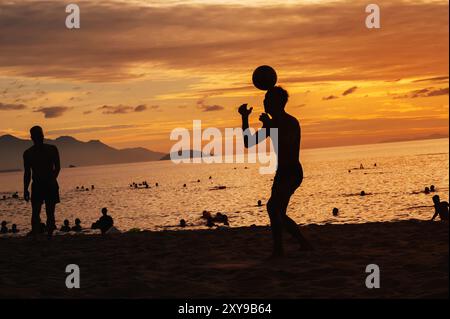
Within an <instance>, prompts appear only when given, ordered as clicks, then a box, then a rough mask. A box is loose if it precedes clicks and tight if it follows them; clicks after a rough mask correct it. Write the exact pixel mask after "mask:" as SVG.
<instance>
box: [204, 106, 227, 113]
mask: <svg viewBox="0 0 450 319" xmlns="http://www.w3.org/2000/svg"><path fill="white" fill-rule="evenodd" d="M201 109H202V110H203V112H213V111H221V110H223V109H224V107H223V106H221V105H216V104H214V105H203V106H202V107H201Z"/></svg>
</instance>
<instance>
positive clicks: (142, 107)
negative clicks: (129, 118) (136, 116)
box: [134, 104, 147, 112]
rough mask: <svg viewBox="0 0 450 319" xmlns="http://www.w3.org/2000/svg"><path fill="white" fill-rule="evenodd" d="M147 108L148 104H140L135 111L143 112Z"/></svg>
mask: <svg viewBox="0 0 450 319" xmlns="http://www.w3.org/2000/svg"><path fill="white" fill-rule="evenodd" d="M145 110H147V105H144V104H141V105H138V106H136V107H135V108H134V111H135V112H143V111H145Z"/></svg>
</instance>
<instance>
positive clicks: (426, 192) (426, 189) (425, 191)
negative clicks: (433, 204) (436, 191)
mask: <svg viewBox="0 0 450 319" xmlns="http://www.w3.org/2000/svg"><path fill="white" fill-rule="evenodd" d="M423 192H424V193H425V194H429V193H430V188H429V187H428V186H427V187H425V189H424V190H423Z"/></svg>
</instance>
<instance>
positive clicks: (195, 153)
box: [160, 150, 210, 161]
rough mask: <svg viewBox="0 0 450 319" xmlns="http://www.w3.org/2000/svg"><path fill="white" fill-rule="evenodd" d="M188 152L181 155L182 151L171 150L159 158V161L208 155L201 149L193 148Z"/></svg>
mask: <svg viewBox="0 0 450 319" xmlns="http://www.w3.org/2000/svg"><path fill="white" fill-rule="evenodd" d="M188 152H189V154H187V155H184V156H182V155H183V154H182V151H179V152H172V153H169V154H166V155H164V156H163V157H162V158H161V159H160V160H161V161H167V160H170V159H172V158H183V159H187V158H198V157H208V156H210V155H207V154H204V153H202V152H201V151H195V150H189V151H188Z"/></svg>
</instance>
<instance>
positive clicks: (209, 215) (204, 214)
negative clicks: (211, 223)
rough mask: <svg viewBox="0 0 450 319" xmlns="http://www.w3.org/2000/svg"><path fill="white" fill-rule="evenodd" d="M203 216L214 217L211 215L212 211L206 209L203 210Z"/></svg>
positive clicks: (206, 217)
mask: <svg viewBox="0 0 450 319" xmlns="http://www.w3.org/2000/svg"><path fill="white" fill-rule="evenodd" d="M201 218H203V219H208V218H212V216H211V213H210V212H208V211H206V210H204V211H203V212H202V217H201Z"/></svg>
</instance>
